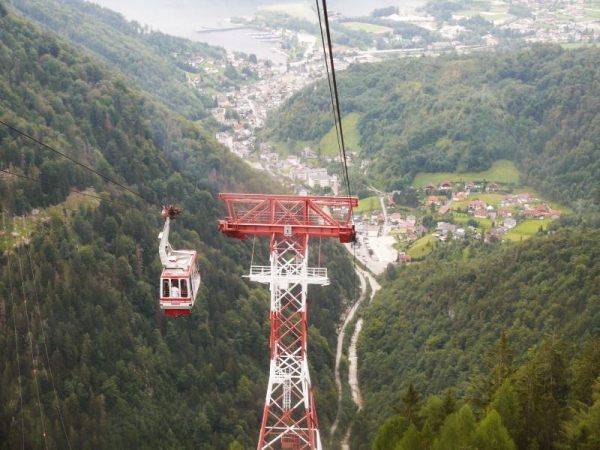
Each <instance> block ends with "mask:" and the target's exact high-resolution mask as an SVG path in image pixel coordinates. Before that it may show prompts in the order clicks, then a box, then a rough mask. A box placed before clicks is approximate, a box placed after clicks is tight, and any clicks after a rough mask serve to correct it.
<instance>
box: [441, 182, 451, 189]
mask: <svg viewBox="0 0 600 450" xmlns="http://www.w3.org/2000/svg"><path fill="white" fill-rule="evenodd" d="M451 189H452V183H451V182H450V181H448V180H445V181H442V182H441V183H440V191H449V190H451Z"/></svg>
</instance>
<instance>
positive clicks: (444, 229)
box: [435, 222, 456, 236]
mask: <svg viewBox="0 0 600 450" xmlns="http://www.w3.org/2000/svg"><path fill="white" fill-rule="evenodd" d="M435 229H436V230H437V231H439V232H440V233H442V236H446V235H448V234H453V233H454V230H456V225H454V224H451V223H446V222H438V224H437V227H435Z"/></svg>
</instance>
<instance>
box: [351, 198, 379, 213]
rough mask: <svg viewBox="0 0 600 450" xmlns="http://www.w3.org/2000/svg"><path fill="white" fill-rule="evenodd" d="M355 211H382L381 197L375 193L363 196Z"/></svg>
mask: <svg viewBox="0 0 600 450" xmlns="http://www.w3.org/2000/svg"><path fill="white" fill-rule="evenodd" d="M354 211H355V212H359V213H364V212H368V211H381V203H380V202H379V197H377V196H376V195H374V196H373V197H367V198H363V199H361V200H359V201H358V207H357V208H355V209H354Z"/></svg>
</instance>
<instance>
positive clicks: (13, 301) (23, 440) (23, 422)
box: [2, 211, 25, 450]
mask: <svg viewBox="0 0 600 450" xmlns="http://www.w3.org/2000/svg"><path fill="white" fill-rule="evenodd" d="M2 230H3V231H4V234H6V224H5V223H4V211H3V212H2ZM6 259H7V260H8V284H9V291H10V301H11V307H10V309H11V311H12V318H13V328H14V331H15V349H16V353H17V368H18V374H19V378H18V379H17V386H18V391H19V400H20V402H21V442H22V448H23V450H25V412H24V409H23V390H22V389H21V379H22V376H21V362H20V356H19V339H18V337H17V336H18V335H17V319H16V315H15V309H16V305H15V296H14V293H13V283H12V267H11V264H10V252H6Z"/></svg>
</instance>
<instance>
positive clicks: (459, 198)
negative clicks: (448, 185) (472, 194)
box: [452, 191, 469, 202]
mask: <svg viewBox="0 0 600 450" xmlns="http://www.w3.org/2000/svg"><path fill="white" fill-rule="evenodd" d="M468 198H469V193H468V192H466V191H461V192H459V193H457V194H455V195H454V198H453V199H452V200H454V201H455V202H460V201H463V200H467V199H468Z"/></svg>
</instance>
